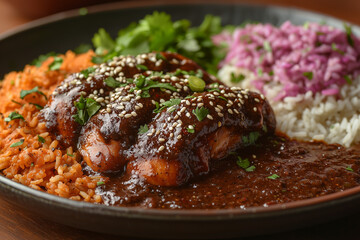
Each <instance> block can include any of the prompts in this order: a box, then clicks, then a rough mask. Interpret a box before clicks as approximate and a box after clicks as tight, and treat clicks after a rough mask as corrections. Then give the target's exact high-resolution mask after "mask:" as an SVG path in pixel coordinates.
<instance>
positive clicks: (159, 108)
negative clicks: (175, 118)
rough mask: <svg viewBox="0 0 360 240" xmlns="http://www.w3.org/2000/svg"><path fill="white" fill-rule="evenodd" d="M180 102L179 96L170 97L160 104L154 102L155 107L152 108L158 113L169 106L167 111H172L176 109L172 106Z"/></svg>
mask: <svg viewBox="0 0 360 240" xmlns="http://www.w3.org/2000/svg"><path fill="white" fill-rule="evenodd" d="M180 102H181V99H179V98H173V99H170V100H168V101H166V102H163V103H161V104H159V103H157V102H155V106H156V109H155V110H154V113H159V112H161V111H162V110H163V109H165V108H169V109H168V112H173V111H175V110H176V109H175V108H174V106H175V105H179V104H180Z"/></svg>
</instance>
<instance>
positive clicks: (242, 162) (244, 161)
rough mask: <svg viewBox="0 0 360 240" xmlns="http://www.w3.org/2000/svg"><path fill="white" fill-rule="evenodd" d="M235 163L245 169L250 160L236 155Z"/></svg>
mask: <svg viewBox="0 0 360 240" xmlns="http://www.w3.org/2000/svg"><path fill="white" fill-rule="evenodd" d="M236 164H237V165H238V166H239V167H241V168H243V169H246V168H248V167H249V166H250V162H249V159H247V158H244V159H243V158H241V157H238V160H237V161H236Z"/></svg>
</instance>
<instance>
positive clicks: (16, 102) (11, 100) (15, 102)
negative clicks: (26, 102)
mask: <svg viewBox="0 0 360 240" xmlns="http://www.w3.org/2000/svg"><path fill="white" fill-rule="evenodd" d="M11 101H12V102H13V103H16V104H18V105H20V106H23V104H21V103H19V102H17V101H15V100H13V99H12V100H11Z"/></svg>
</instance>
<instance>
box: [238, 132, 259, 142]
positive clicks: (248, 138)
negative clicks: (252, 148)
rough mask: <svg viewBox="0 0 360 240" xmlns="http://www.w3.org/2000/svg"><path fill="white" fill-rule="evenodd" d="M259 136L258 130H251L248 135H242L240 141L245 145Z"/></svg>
mask: <svg viewBox="0 0 360 240" xmlns="http://www.w3.org/2000/svg"><path fill="white" fill-rule="evenodd" d="M259 137H260V133H259V132H251V133H250V134H249V135H248V136H243V137H242V141H243V143H244V144H245V145H253V144H254V143H255V142H256V140H257V139H258V138H259Z"/></svg>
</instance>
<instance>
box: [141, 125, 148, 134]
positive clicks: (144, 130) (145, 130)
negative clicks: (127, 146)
mask: <svg viewBox="0 0 360 240" xmlns="http://www.w3.org/2000/svg"><path fill="white" fill-rule="evenodd" d="M147 131H149V127H148V125H147V124H144V125H142V126H140V128H139V134H144V133H147Z"/></svg>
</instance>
